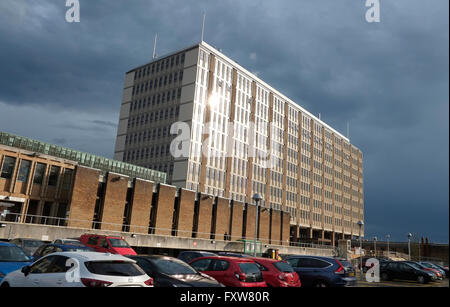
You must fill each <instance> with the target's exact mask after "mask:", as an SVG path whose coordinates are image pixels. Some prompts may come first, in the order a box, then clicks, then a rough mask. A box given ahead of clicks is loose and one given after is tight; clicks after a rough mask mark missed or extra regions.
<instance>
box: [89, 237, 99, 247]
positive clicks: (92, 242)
mask: <svg viewBox="0 0 450 307" xmlns="http://www.w3.org/2000/svg"><path fill="white" fill-rule="evenodd" d="M97 242H98V237H89V239H88V241H87V244H89V245H97Z"/></svg>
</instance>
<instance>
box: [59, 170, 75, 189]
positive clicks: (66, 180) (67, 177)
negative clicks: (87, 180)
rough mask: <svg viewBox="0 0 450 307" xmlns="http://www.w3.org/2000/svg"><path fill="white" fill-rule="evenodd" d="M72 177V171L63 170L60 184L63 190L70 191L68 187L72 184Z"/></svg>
mask: <svg viewBox="0 0 450 307" xmlns="http://www.w3.org/2000/svg"><path fill="white" fill-rule="evenodd" d="M72 175H73V170H71V169H67V168H66V169H65V170H64V177H63V183H62V188H63V190H70V186H71V183H72Z"/></svg>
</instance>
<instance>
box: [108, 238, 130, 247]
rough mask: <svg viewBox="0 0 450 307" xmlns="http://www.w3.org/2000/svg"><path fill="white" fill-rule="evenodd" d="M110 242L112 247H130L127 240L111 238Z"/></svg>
mask: <svg viewBox="0 0 450 307" xmlns="http://www.w3.org/2000/svg"><path fill="white" fill-rule="evenodd" d="M108 240H109V243H111V246H112V247H119V248H120V247H122V248H129V247H130V245H128V243H127V241H125V240H122V239H112V238H109V239H108Z"/></svg>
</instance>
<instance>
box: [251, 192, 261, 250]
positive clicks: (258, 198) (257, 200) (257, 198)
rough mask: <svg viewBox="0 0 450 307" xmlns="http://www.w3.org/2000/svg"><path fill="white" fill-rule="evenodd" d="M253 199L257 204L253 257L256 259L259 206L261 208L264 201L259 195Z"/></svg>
mask: <svg viewBox="0 0 450 307" xmlns="http://www.w3.org/2000/svg"><path fill="white" fill-rule="evenodd" d="M252 199H253V200H254V201H255V203H256V207H255V208H256V213H255V245H254V246H253V256H254V257H256V239H257V235H258V208H259V207H258V206H259V202H260V201H261V200H262V197H261V195H259V194H258V193H256V194H255V195H253V197H252Z"/></svg>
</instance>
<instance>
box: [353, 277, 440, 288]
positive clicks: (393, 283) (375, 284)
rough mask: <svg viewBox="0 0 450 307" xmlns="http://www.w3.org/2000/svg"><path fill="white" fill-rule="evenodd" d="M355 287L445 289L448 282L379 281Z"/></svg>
mask: <svg viewBox="0 0 450 307" xmlns="http://www.w3.org/2000/svg"><path fill="white" fill-rule="evenodd" d="M356 287H419V288H428V287H447V288H448V287H449V280H448V279H444V280H441V281H435V282H430V283H428V284H419V283H417V282H414V281H407V280H395V281H380V282H367V281H358V284H357V286H356Z"/></svg>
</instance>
